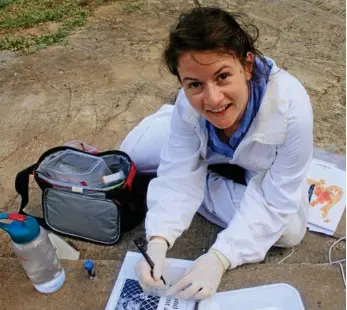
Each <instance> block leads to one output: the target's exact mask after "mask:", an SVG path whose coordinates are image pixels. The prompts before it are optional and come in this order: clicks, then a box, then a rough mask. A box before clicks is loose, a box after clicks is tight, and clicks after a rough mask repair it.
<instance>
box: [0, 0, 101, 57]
mask: <svg viewBox="0 0 347 310" xmlns="http://www.w3.org/2000/svg"><path fill="white" fill-rule="evenodd" d="M106 1H107V0H0V50H11V51H21V52H31V51H35V50H37V49H40V48H43V47H45V46H48V45H52V44H55V43H60V42H63V41H64V40H65V38H66V36H67V35H68V34H69V33H70V32H71V31H72V30H74V29H76V28H78V27H81V26H83V25H84V24H85V22H86V20H87V17H88V16H89V15H90V14H91V13H92V12H93V10H94V9H95V8H96V7H97V6H98V5H101V4H103V3H104V2H106ZM48 22H53V23H57V25H59V27H58V28H57V29H56V31H55V32H54V33H42V30H41V31H38V33H37V34H36V35H33V34H31V35H23V32H24V33H25V31H24V30H25V29H32V28H33V27H39V26H42V25H45V24H46V23H48ZM41 28H42V27H41ZM42 29H44V28H42Z"/></svg>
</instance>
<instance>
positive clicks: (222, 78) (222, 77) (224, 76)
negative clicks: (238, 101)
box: [219, 73, 229, 80]
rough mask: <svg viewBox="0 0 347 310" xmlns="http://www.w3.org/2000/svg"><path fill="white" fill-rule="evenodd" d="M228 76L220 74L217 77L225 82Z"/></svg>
mask: <svg viewBox="0 0 347 310" xmlns="http://www.w3.org/2000/svg"><path fill="white" fill-rule="evenodd" d="M228 76H229V74H228V73H221V74H220V75H219V78H220V79H221V80H225V79H226V78H227V77H228Z"/></svg>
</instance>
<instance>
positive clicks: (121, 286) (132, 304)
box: [105, 252, 195, 310]
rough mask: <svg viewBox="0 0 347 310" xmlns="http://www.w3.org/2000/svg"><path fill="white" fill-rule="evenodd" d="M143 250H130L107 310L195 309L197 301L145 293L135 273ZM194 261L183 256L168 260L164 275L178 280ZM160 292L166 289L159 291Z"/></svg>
mask: <svg viewBox="0 0 347 310" xmlns="http://www.w3.org/2000/svg"><path fill="white" fill-rule="evenodd" d="M141 258H142V255H141V254H140V253H135V252H127V254H126V256H125V259H124V262H123V264H122V267H121V270H120V272H119V274H118V277H117V280H116V282H115V285H114V287H113V290H112V293H111V296H110V298H109V300H108V303H107V305H106V308H105V309H106V310H193V309H194V307H195V301H187V300H181V299H177V298H166V297H157V296H154V294H155V293H154V294H152V295H146V294H144V293H143V291H142V289H141V287H140V285H139V283H138V279H137V277H136V273H135V266H136V263H137V262H138V261H139V259H141ZM192 263H193V262H191V261H187V260H182V259H173V258H168V259H167V265H166V266H165V268H164V273H163V277H164V279H165V281H166V282H167V283H168V284H173V283H175V282H177V281H178V280H179V279H180V278H181V276H182V275H183V273H184V271H185V270H186V268H188V267H190V266H191V264H192ZM157 293H158V294H159V295H162V294H163V292H160V291H157Z"/></svg>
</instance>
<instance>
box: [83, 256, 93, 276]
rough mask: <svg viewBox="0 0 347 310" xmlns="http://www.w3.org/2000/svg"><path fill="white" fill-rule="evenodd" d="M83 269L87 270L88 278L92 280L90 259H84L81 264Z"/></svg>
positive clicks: (91, 262)
mask: <svg viewBox="0 0 347 310" xmlns="http://www.w3.org/2000/svg"><path fill="white" fill-rule="evenodd" d="M83 267H84V269H85V270H87V272H88V275H89V278H90V279H94V278H95V267H94V262H93V261H92V260H91V259H86V260H85V261H84V263H83Z"/></svg>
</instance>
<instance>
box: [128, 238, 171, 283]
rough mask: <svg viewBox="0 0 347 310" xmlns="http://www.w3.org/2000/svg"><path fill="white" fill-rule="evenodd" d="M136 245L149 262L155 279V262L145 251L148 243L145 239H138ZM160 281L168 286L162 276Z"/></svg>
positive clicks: (135, 241)
mask: <svg viewBox="0 0 347 310" xmlns="http://www.w3.org/2000/svg"><path fill="white" fill-rule="evenodd" d="M134 243H135V245H136V246H137V248H138V249H139V251H140V252H141V254H142V255H143V257H144V258H145V260H146V261H147V263H148V265H149V266H150V267H151V274H152V277H153V269H154V263H153V261H152V260H151V258H150V257H149V256H148V254H147V253H146V251H145V249H144V244H145V243H146V241H145V240H144V239H143V238H141V237H138V238H136V239H135V240H134ZM160 279H161V280H162V281H163V282H164V284H165V285H166V282H165V280H164V278H163V276H161V277H160Z"/></svg>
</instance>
